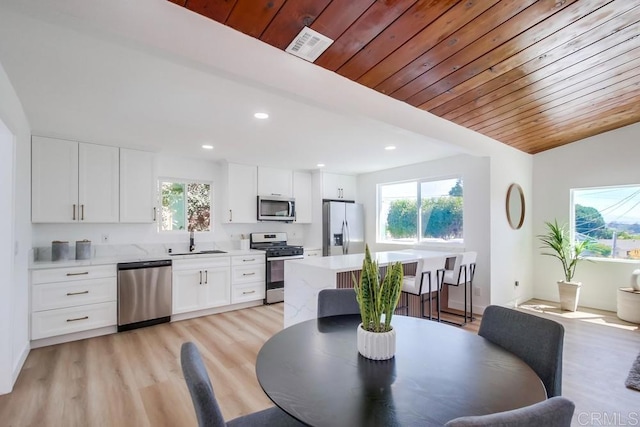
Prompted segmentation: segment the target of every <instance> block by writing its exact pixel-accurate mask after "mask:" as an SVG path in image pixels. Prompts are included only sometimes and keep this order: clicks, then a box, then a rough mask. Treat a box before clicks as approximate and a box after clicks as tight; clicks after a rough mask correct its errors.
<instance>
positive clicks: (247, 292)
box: [242, 290, 256, 295]
mask: <svg viewBox="0 0 640 427" xmlns="http://www.w3.org/2000/svg"><path fill="white" fill-rule="evenodd" d="M255 293H256V291H255V290H253V291H244V292H243V293H242V295H247V294H255Z"/></svg>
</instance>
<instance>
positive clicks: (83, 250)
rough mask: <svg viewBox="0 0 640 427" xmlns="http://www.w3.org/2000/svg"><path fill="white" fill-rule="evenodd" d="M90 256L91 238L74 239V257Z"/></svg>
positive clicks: (85, 257)
mask: <svg viewBox="0 0 640 427" xmlns="http://www.w3.org/2000/svg"><path fill="white" fill-rule="evenodd" d="M90 258H91V240H86V239H85V240H78V241H76V259H90Z"/></svg>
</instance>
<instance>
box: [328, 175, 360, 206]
mask: <svg viewBox="0 0 640 427" xmlns="http://www.w3.org/2000/svg"><path fill="white" fill-rule="evenodd" d="M322 198H323V199H330V200H355V199H356V177H355V176H351V175H340V174H335V173H324V172H323V173H322Z"/></svg>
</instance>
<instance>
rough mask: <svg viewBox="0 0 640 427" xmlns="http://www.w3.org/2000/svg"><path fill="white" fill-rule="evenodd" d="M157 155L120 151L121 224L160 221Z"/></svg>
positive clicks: (137, 151)
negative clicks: (158, 219)
mask: <svg viewBox="0 0 640 427" xmlns="http://www.w3.org/2000/svg"><path fill="white" fill-rule="evenodd" d="M155 196H156V191H155V154H154V153H150V152H147V151H139V150H130V149H127V148H121V149H120V222H129V223H150V222H154V221H156V220H157V210H156V209H157V208H156V197H155Z"/></svg>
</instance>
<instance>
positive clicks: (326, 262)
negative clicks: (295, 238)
mask: <svg viewBox="0 0 640 427" xmlns="http://www.w3.org/2000/svg"><path fill="white" fill-rule="evenodd" d="M453 255H455V254H454V253H453V252H440V251H422V250H417V249H405V250H401V251H388V252H372V253H371V257H372V258H373V259H374V260H375V261H377V262H378V265H380V266H383V265H388V264H390V263H395V262H401V263H410V262H416V261H418V260H419V259H422V258H433V257H439V256H442V257H450V256H453ZM363 260H364V254H349V255H336V256H327V257H318V258H313V257H312V258H305V259H300V260H290V261H287V262H288V263H296V264H303V265H306V266H309V267H317V268H323V269H327V270H332V271H335V272H340V271H351V270H360V269H361V268H362V261H363Z"/></svg>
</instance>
